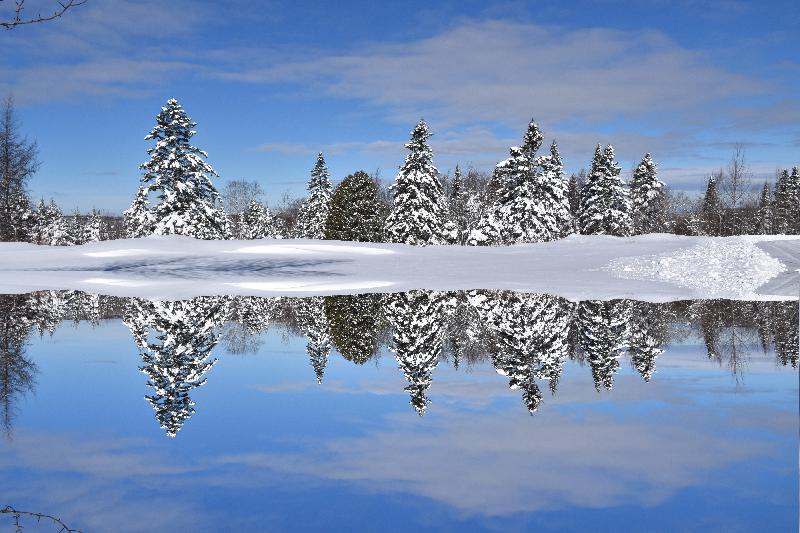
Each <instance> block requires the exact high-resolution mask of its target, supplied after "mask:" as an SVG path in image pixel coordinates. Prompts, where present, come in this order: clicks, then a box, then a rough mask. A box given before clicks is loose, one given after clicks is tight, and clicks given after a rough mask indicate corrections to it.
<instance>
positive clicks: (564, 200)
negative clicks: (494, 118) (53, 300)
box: [467, 120, 572, 245]
mask: <svg viewBox="0 0 800 533" xmlns="http://www.w3.org/2000/svg"><path fill="white" fill-rule="evenodd" d="M543 139H544V135H542V132H541V130H540V129H539V126H538V125H537V124H536V122H534V121H533V120H531V122H530V123H529V124H528V129H527V131H526V132H525V136H524V137H523V142H522V146H519V147H517V146H512V147H511V149H510V150H509V152H510V157H509V158H508V159H506V160H505V161H501V162H500V163H498V164H497V167H495V171H494V175H493V176H492V182H493V186H494V188H495V189H496V190H497V192H496V194H495V199H494V202H493V204H492V206H491V207H490V208H489V209H488V210H487V212H486V213H485V214H484V216H483V218H482V220H481V222H480V223H479V224H478V227H477V228H476V229H475V230H473V231H472V233H471V234H470V237H469V239H468V241H467V243H468V244H471V245H479V244H514V243H520V242H544V241H551V240H555V239H560V238H562V237H565V236H566V235H568V234H569V233H571V232H572V216H571V213H570V209H569V198H568V195H567V183H566V182H565V181H564V168H563V164H562V162H561V156H560V154H559V153H558V145H557V144H556V143H555V142H554V143H553V144H552V145H551V147H550V154H549V155H547V156H541V157H538V156H537V155H536V153H537V152H538V150H539V148H540V147H541V146H542V140H543Z"/></svg>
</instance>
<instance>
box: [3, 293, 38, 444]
mask: <svg viewBox="0 0 800 533" xmlns="http://www.w3.org/2000/svg"><path fill="white" fill-rule="evenodd" d="M29 300H30V296H29V295H17V294H10V295H2V296H0V417H2V421H1V422H0V423H2V426H3V431H4V433H5V434H6V436H7V437H9V438H10V437H11V432H12V429H13V425H14V417H15V415H16V405H15V404H16V401H17V400H18V399H19V398H20V397H21V396H24V395H26V394H27V393H29V392H33V389H34V387H35V385H36V374H37V373H38V372H39V370H38V368H37V366H36V363H34V362H33V361H32V360H30V359H29V358H28V357H26V354H25V348H26V341H27V338H28V334H29V333H30V330H31V328H32V326H33V316H34V315H33V313H32V311H31V307H30V305H29Z"/></svg>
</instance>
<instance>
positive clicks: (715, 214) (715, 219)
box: [700, 174, 722, 237]
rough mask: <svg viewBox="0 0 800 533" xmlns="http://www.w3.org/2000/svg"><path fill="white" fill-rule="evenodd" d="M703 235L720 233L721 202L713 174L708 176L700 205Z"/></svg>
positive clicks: (717, 234)
mask: <svg viewBox="0 0 800 533" xmlns="http://www.w3.org/2000/svg"><path fill="white" fill-rule="evenodd" d="M700 212H701V217H702V219H703V220H702V231H703V235H709V236H712V237H713V236H717V237H718V236H719V235H721V234H722V204H721V203H720V199H719V191H718V190H717V178H716V176H714V175H713V174H712V175H711V176H709V177H708V185H706V194H705V196H703V204H702V206H701V207H700Z"/></svg>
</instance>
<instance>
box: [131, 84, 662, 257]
mask: <svg viewBox="0 0 800 533" xmlns="http://www.w3.org/2000/svg"><path fill="white" fill-rule="evenodd" d="M195 125H196V124H195V123H194V122H193V121H192V120H191V119H190V118H189V117H188V115H186V113H185V111H184V110H183V108H182V107H181V106H180V104H178V102H177V101H176V100H174V99H172V100H169V101H168V102H167V105H166V106H165V107H163V108H162V110H161V112H160V113H159V115H158V116H157V117H156V126H155V128H154V129H153V130H152V131H151V132H150V134H149V135H148V136H147V137H146V139H149V140H155V141H156V145H155V147H153V148H151V149H150V150H148V153H149V154H150V160H149V161H147V162H146V163H144V164H143V165H142V169H143V170H144V171H145V173H144V175H143V177H142V185H141V187H140V188H139V190H138V192H137V194H136V196H135V198H134V200H133V202H132V204H131V206H130V208H129V209H128V210H126V211H125V214H124V216H125V228H126V232H127V235H128V236H129V237H139V236H144V235H151V234H155V235H165V234H178V235H190V236H193V237H197V238H205V239H209V238H210V239H219V238H242V239H255V238H264V237H271V238H279V237H295V238H307V239H337V240H352V241H372V242H375V241H387V242H398V243H406V244H412V245H421V246H424V245H429V244H470V245H487V244H512V243H519V242H541V241H550V240H554V239H560V238H562V237H565V236H567V235H569V234H570V233H573V232H576V231H577V232H581V233H585V234H608V235H618V236H625V235H631V234H634V233H645V232H653V231H664V230H665V229H666V225H665V223H664V209H663V205H664V202H665V199H664V184H663V183H662V182H661V181H660V180H659V179H658V177H657V176H656V166H655V164H654V163H653V161H652V158H651V157H650V155H649V154H648V155H647V156H645V158H644V159H643V160H642V163H641V164H640V165H639V167H638V168H637V170H636V172H635V173H634V180H633V182H632V186H631V190H630V192H628V190H627V189H626V188H625V186H624V183H623V181H622V180H621V178H620V177H619V174H620V168H619V166H618V165H617V163H616V162H615V160H614V150H613V148H612V147H611V146H608V147H606V148H605V149H601V147H600V146H598V148H597V151H596V153H595V157H594V160H593V162H592V171H591V173H590V174H589V177H588V179H587V182H586V184H585V186H583V187H582V188H581V190H580V191H579V201H578V202H573V201H572V198H571V196H570V183H569V182H568V180H566V179H565V176H564V166H563V163H562V160H561V156H560V154H559V151H558V145H557V144H556V143H555V141H554V142H553V143H552V144H551V145H550V151H549V154H547V155H543V156H539V155H537V153H538V151H539V149H540V148H541V145H542V141H543V139H544V136H543V134H542V132H541V131H540V129H539V126H538V125H537V124H536V123H535V122H533V121H531V122H530V124H529V125H528V129H527V131H526V133H525V135H524V137H523V143H522V145H521V146H519V147H512V148H511V150H510V157H509V159H507V160H505V161H503V162H501V163H499V164H498V165H497V168H496V169H495V172H494V175H493V176H492V179H491V180H490V182H489V183H488V184H487V189H488V191H490V192H489V194H487V195H485V198H478V197H477V196H476V195H474V194H470V193H469V191H468V190H467V189H468V188H467V187H466V186H465V183H464V182H463V181H462V178H461V174H460V170H458V169H457V171H456V174H455V176H454V178H453V180H452V183H451V186H450V191H449V193H446V192H445V183H444V180H443V179H442V176H441V175H440V174H439V171H438V170H437V169H436V167H435V166H434V164H433V151H432V150H431V148H430V146H429V144H428V140H429V138H430V137H431V133H430V132H429V131H428V126H427V124H426V123H425V121H424V120H420V121H419V123H418V124H417V125H416V126H415V127H414V129H413V130H412V132H411V138H410V140H409V142H408V143H407V144H406V148H407V149H408V151H409V153H408V155H407V156H406V160H405V162H404V163H403V165H402V166H401V167H400V170H399V172H398V174H397V176H396V178H395V181H394V183H393V184H392V185H391V186H390V187H389V193H390V196H391V202H390V204H389V205H386V203H384V202H383V201H382V195H381V191H380V184H379V183H378V182H377V181H376V180H375V179H373V178H372V177H370V176H369V175H368V174H366V173H365V172H363V171H359V172H355V173H354V174H351V175H349V176H347V177H346V178H345V179H344V180H343V181H342V182H341V183H340V184H339V185H338V186H336V187H335V188H334V187H333V186H332V184H331V179H330V175H329V173H328V169H327V166H326V163H325V158H324V156H323V154H321V153H320V154H319V156H318V157H317V161H316V164H315V165H314V167H313V169H312V171H311V178H310V180H309V182H308V196H307V197H306V198H305V199H304V200H303V201H302V203H301V204H300V207H299V212H298V214H297V217H296V221H294V225H293V227H287V224H285V223H284V222H283V221H282V220H280V219H279V218H278V217H276V216H275V215H274V214H273V213H272V212H271V211H270V210H269V208H267V207H266V206H264V205H263V204H261V203H260V202H258V201H257V200H254V201H252V202H251V203H250V204H249V205H248V206H247V208H246V209H245V211H244V212H243V213H234V214H229V215H227V216H226V213H225V212H224V211H223V209H222V206H221V204H220V201H219V193H218V192H217V190H216V189H215V188H214V185H213V184H212V182H211V178H212V177H213V176H216V173H215V172H214V170H213V169H212V168H211V167H210V166H209V165H208V164H207V163H206V162H205V160H204V159H205V157H206V154H205V153H204V152H202V151H201V150H199V149H197V148H196V147H194V146H192V145H191V144H190V143H189V140H190V139H191V137H192V136H193V135H194V130H193V129H192V128H194V126H195ZM573 194H576V193H575V192H574V191H573ZM150 198H154V200H156V202H155V204H154V205H152V206H151V205H150Z"/></svg>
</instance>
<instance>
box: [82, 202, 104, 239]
mask: <svg viewBox="0 0 800 533" xmlns="http://www.w3.org/2000/svg"><path fill="white" fill-rule="evenodd" d="M102 222H103V221H102V219H101V218H100V213H99V212H98V211H97V209H92V214H91V215H89V218H88V220H87V221H86V223H85V224H84V225H83V235H82V237H81V241H82V244H85V243H88V242H98V241H99V240H100V237H101V227H102Z"/></svg>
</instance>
